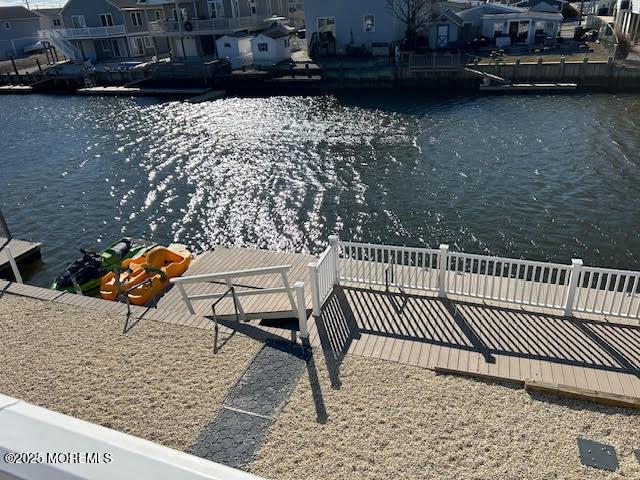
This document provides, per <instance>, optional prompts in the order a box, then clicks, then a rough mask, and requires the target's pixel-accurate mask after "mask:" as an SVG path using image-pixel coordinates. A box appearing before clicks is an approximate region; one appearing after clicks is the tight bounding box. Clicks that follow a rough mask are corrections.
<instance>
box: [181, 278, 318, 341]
mask: <svg viewBox="0 0 640 480" xmlns="http://www.w3.org/2000/svg"><path fill="white" fill-rule="evenodd" d="M290 269H291V265H280V266H275V267H264V268H255V269H251V270H237V271H231V272H219V273H209V274H205V275H193V276H190V277H179V278H172V279H171V283H172V284H174V285H176V286H177V288H178V289H179V291H180V295H181V296H182V299H183V300H184V303H185V304H186V306H187V309H188V310H189V313H191V314H192V315H195V314H196V311H195V309H194V308H193V303H192V302H194V301H201V300H213V299H220V298H224V297H225V296H226V295H227V294H228V292H226V293H205V294H195V295H194V294H191V295H190V294H189V293H188V292H187V290H186V288H185V286H186V285H193V284H202V283H211V282H221V281H222V282H224V283H225V284H226V285H227V287H228V288H229V289H232V291H233V296H234V302H236V308H237V309H238V313H239V316H240V317H242V318H243V319H244V320H249V319H252V318H259V319H266V318H269V313H272V312H259V313H252V314H248V313H246V312H245V311H244V308H243V307H242V303H241V302H240V298H241V297H249V296H256V295H272V294H286V295H287V297H288V299H289V303H290V304H291V310H290V311H288V312H277V314H278V316H280V317H281V316H282V314H283V313H284V314H291V315H292V316H293V317H297V318H298V323H299V329H300V337H301V338H308V337H309V331H308V327H307V320H308V319H307V313H306V304H305V298H304V283H303V282H298V283H296V284H295V285H294V286H293V287H291V286H290V284H289V270H290ZM264 275H280V278H281V280H282V287H274V288H254V289H250V288H246V287H241V286H238V285H236V284H235V283H234V280H236V279H238V278H246V277H256V276H264ZM241 288H242V289H241Z"/></svg>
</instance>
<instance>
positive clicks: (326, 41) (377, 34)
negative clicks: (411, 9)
mask: <svg viewBox="0 0 640 480" xmlns="http://www.w3.org/2000/svg"><path fill="white" fill-rule="evenodd" d="M304 8H305V27H306V30H307V46H308V50H309V52H310V54H312V55H322V54H334V53H335V54H362V53H370V52H373V51H374V49H375V50H377V51H385V52H390V51H391V49H392V47H394V46H395V45H397V44H399V43H400V42H401V41H402V39H403V38H404V35H405V25H404V24H403V23H402V22H401V21H400V20H398V19H397V18H396V17H395V16H394V15H393V13H392V12H391V9H390V8H389V4H388V2H387V0H351V1H348V2H345V1H344V0H305V5H304Z"/></svg>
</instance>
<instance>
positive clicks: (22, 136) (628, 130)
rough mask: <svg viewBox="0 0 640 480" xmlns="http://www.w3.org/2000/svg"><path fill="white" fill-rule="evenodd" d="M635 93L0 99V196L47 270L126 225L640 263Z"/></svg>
mask: <svg viewBox="0 0 640 480" xmlns="http://www.w3.org/2000/svg"><path fill="white" fill-rule="evenodd" d="M639 133H640V96H622V95H619V96H613V95H572V96H557V97H556V96H550V97H544V96H522V97H509V96H496V97H457V98H447V99H442V98H433V97H431V98H430V97H420V96H416V95H415V94H388V93H380V94H373V93H367V94H362V95H350V96H337V97H333V96H321V97H273V98H230V99H226V100H222V101H217V102H211V103H205V104H199V105H192V104H188V103H181V102H174V101H160V100H153V99H145V100H139V99H138V100H136V99H114V98H79V97H67V96H38V95H31V96H4V97H0V205H1V207H0V208H2V210H3V211H4V213H5V216H6V217H7V220H8V222H9V224H10V226H11V227H12V231H13V234H14V236H16V237H18V238H25V239H31V240H36V241H40V242H43V243H44V249H43V259H44V262H45V264H44V265H43V266H41V267H40V268H39V269H37V270H36V271H35V272H34V273H33V276H32V278H31V282H32V283H35V284H39V285H48V284H49V283H50V281H51V279H52V278H53V277H54V276H55V274H56V273H57V272H58V271H59V270H60V269H61V268H63V267H64V265H65V264H66V263H68V262H69V261H71V260H73V259H74V258H75V257H76V256H77V254H78V252H77V249H78V248H81V247H86V248H95V249H100V248H101V247H105V246H107V245H108V244H109V243H110V242H111V241H113V240H116V239H118V238H119V237H121V236H123V235H129V236H135V237H144V238H149V239H153V240H155V241H157V242H160V243H168V242H172V241H179V242H183V243H186V244H188V245H190V246H191V247H192V248H193V249H194V250H195V251H200V250H204V249H208V248H211V247H213V246H215V245H218V244H224V245H236V246H254V247H262V248H271V249H282V250H293V251H305V252H313V253H317V252H319V251H321V249H322V248H323V247H324V246H325V244H326V241H327V237H328V236H329V235H330V234H332V233H334V232H338V233H339V235H340V236H341V237H342V238H345V239H354V240H364V241H371V242H382V243H390V244H399V245H403V244H405V245H413V246H419V245H427V246H430V247H434V246H435V247H437V246H438V245H439V244H440V243H449V244H450V245H451V249H452V250H463V251H466V252H473V253H482V254H496V255H505V256H513V257H523V258H529V259H538V260H549V261H559V262H565V263H566V262H569V261H570V259H571V258H572V257H579V258H583V259H584V260H585V263H587V264H595V265H599V266H608V267H615V268H630V269H640V236H639V234H638V228H637V227H638V225H639V224H640V194H639V193H640V170H639V168H638V167H639V163H640V157H639V153H638V152H640V134H639Z"/></svg>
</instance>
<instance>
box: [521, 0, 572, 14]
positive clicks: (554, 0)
mask: <svg viewBox="0 0 640 480" xmlns="http://www.w3.org/2000/svg"><path fill="white" fill-rule="evenodd" d="M566 3H567V2H566V1H564V0H522V1H520V2H517V3H514V4H513V6H514V7H520V8H528V9H529V10H533V11H535V12H551V13H553V12H558V13H562V10H563V8H564V6H565V4H566Z"/></svg>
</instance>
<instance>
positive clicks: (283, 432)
mask: <svg viewBox="0 0 640 480" xmlns="http://www.w3.org/2000/svg"><path fill="white" fill-rule="evenodd" d="M315 359H316V366H317V369H318V370H319V375H318V376H319V379H320V381H319V385H320V389H321V392H322V398H323V399H324V404H325V406H326V410H327V415H328V419H327V421H326V423H324V424H319V423H317V422H316V418H317V417H316V408H315V407H314V401H313V399H312V390H311V387H310V384H311V383H310V381H309V378H313V375H305V377H303V379H302V380H301V381H300V383H299V384H298V386H297V388H296V391H295V392H294V394H293V396H292V397H291V400H290V402H289V403H288V404H287V406H286V407H285V408H284V409H283V411H282V412H281V413H280V414H279V416H278V417H277V420H276V422H275V423H274V425H273V426H272V429H271V431H270V433H269V435H268V437H267V440H266V441H265V443H264V444H263V446H262V448H261V450H260V451H259V452H258V454H257V457H256V458H255V459H254V461H253V463H252V464H250V465H249V469H250V470H251V471H252V472H254V473H257V474H259V475H263V476H266V477H268V478H271V479H272V480H277V479H299V478H302V477H304V478H305V479H309V480H311V479H323V480H330V479H345V478H349V479H350V480H351V479H385V480H388V479H396V478H410V479H419V478H425V479H436V478H437V479H492V480H493V479H514V480H515V479H518V480H519V479H541V480H549V479H562V480H571V479H614V478H620V479H622V478H625V479H639V478H640V463H638V462H636V460H635V459H634V456H633V449H637V448H640V411H637V410H624V409H617V408H609V407H603V406H599V405H595V404H591V403H586V402H580V401H575V400H568V399H560V398H558V397H555V396H545V395H538V394H534V395H529V394H528V393H526V392H525V391H524V390H523V389H521V388H519V387H517V388H516V387H512V386H509V385H506V384H504V385H503V384H497V383H492V382H484V381H477V380H472V379H467V378H460V377H454V376H445V375H442V376H439V375H435V374H434V373H433V372H430V371H428V370H424V369H419V368H413V367H408V366H405V365H399V364H395V363H390V362H385V361H381V360H374V359H368V358H361V357H356V356H352V355H349V356H347V358H346V360H345V361H344V363H343V364H342V367H341V381H342V386H341V388H340V389H339V390H336V389H332V388H331V387H330V384H329V380H328V375H327V374H326V371H325V370H324V368H325V367H324V361H322V360H321V359H322V354H321V353H320V352H318V351H316V354H315ZM316 392H317V389H316ZM578 436H582V437H584V438H588V439H591V440H595V441H599V442H603V443H609V444H611V445H613V446H615V448H616V450H617V452H618V457H619V458H620V465H621V469H620V471H618V472H617V473H609V472H605V471H602V470H595V469H591V468H587V467H583V466H581V464H580V460H579V457H578V449H577V446H576V437H578Z"/></svg>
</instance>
